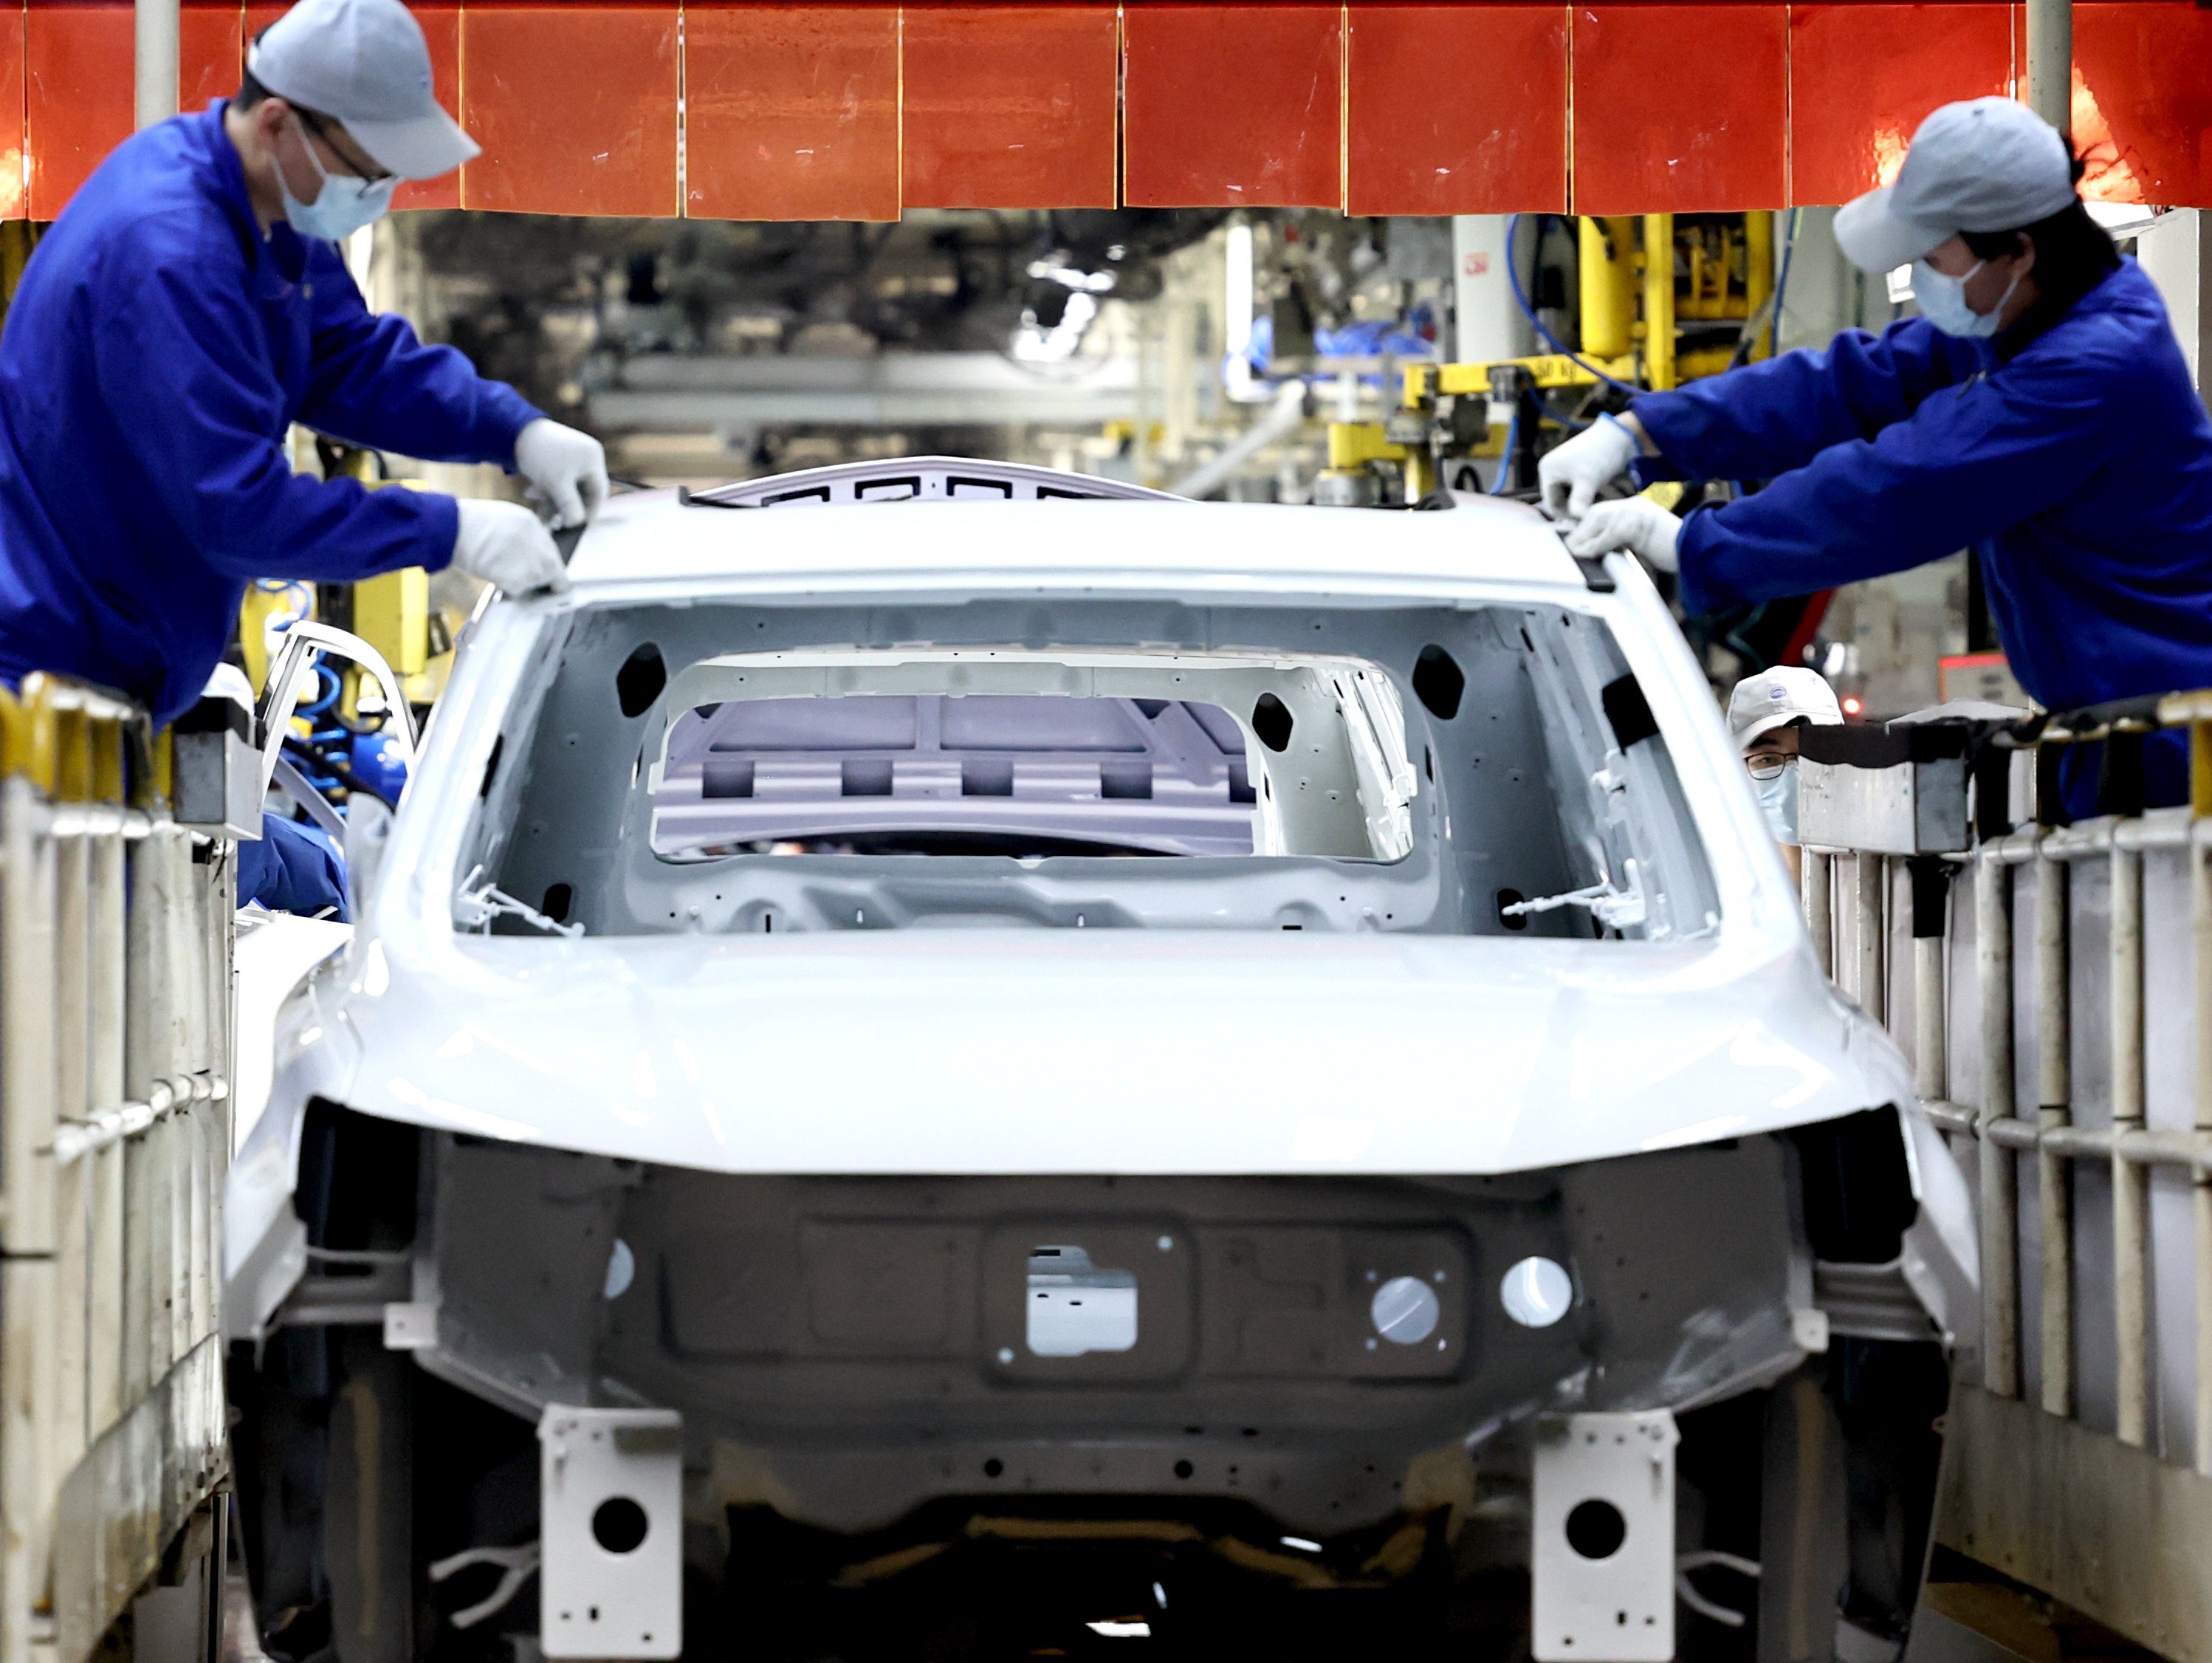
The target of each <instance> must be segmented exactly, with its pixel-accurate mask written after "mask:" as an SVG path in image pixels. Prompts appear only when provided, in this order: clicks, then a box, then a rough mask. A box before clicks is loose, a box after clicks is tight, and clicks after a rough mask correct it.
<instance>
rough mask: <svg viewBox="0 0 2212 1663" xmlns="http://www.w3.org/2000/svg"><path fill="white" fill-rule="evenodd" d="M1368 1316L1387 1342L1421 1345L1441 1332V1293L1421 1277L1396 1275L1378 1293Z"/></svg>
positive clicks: (1369, 1307)
mask: <svg viewBox="0 0 2212 1663" xmlns="http://www.w3.org/2000/svg"><path fill="white" fill-rule="evenodd" d="M1367 1313H1368V1315H1369V1316H1370V1317H1371V1318H1373V1319H1374V1322H1375V1331H1376V1333H1378V1334H1380V1335H1382V1337H1383V1338H1384V1339H1386V1340H1389V1341H1391V1342H1392V1343H1395V1344H1398V1345H1419V1343H1421V1342H1422V1341H1423V1340H1425V1339H1426V1338H1428V1337H1429V1336H1430V1335H1431V1334H1433V1333H1435V1332H1436V1331H1437V1319H1439V1318H1440V1317H1441V1316H1443V1307H1442V1306H1440V1305H1439V1304H1438V1303H1437V1290H1436V1289H1435V1288H1431V1287H1430V1286H1429V1284H1428V1283H1427V1282H1423V1281H1422V1280H1421V1279H1420V1278H1419V1276H1393V1277H1391V1278H1390V1280H1389V1281H1388V1282H1384V1283H1383V1285H1382V1286H1381V1287H1380V1288H1376V1290H1375V1298H1374V1300H1373V1301H1372V1302H1371V1303H1370V1305H1369V1306H1368V1307H1367Z"/></svg>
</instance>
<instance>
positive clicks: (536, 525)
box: [453, 496, 568, 594]
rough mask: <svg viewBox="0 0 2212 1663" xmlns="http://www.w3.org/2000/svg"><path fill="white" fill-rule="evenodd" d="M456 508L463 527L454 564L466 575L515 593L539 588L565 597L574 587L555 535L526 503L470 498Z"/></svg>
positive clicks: (456, 542)
mask: <svg viewBox="0 0 2212 1663" xmlns="http://www.w3.org/2000/svg"><path fill="white" fill-rule="evenodd" d="M456 506H457V507H458V508H459V509H460V511H461V523H460V529H459V531H458V532H456V533H454V536H453V564H454V565H456V566H458V567H459V568H460V570H463V571H465V572H466V573H468V575H469V576H471V577H481V578H482V579H483V581H484V582H487V583H490V584H495V585H496V586H497V587H498V588H502V589H505V590H506V591H507V593H508V594H534V593H535V592H536V591H538V590H539V589H546V590H550V591H551V592H552V593H553V594H561V593H562V591H563V590H565V589H566V588H568V568H567V567H566V566H564V565H562V563H561V551H560V550H558V549H556V548H555V547H554V546H553V533H550V532H549V531H547V530H546V529H545V527H544V522H543V521H540V520H539V519H538V516H537V515H534V514H532V512H531V511H530V510H529V509H526V508H525V507H523V506H522V504H521V503H494V502H487V501H485V500H483V499H482V498H480V497H475V496H464V497H462V498H460V499H459V503H457V504H456Z"/></svg>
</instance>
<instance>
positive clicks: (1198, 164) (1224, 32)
mask: <svg viewBox="0 0 2212 1663" xmlns="http://www.w3.org/2000/svg"><path fill="white" fill-rule="evenodd" d="M1121 27H1122V30H1123V47H1124V52H1125V53H1126V58H1127V64H1126V69H1125V76H1126V79H1125V81H1124V82H1123V91H1122V107H1121V113H1122V124H1123V125H1122V132H1123V138H1122V149H1123V157H1122V175H1121V178H1122V198H1123V200H1125V201H1126V202H1127V203H1128V204H1130V205H1131V206H1132V207H1138V208H1245V207H1254V208H1258V207H1267V208H1334V207H1338V206H1340V205H1341V204H1342V202H1343V199H1344V186H1343V84H1342V83H1343V12H1342V9H1341V8H1340V7H1336V6H1302V5H1274V6H1266V5H1257V6H1253V5H1245V6H1238V5H1227V6H1213V5H1206V6H1198V5H1143V4H1131V5H1129V6H1127V8H1125V9H1124V10H1123V12H1122V19H1121ZM1439 92H1440V95H1443V96H1447V97H1453V98H1462V97H1465V96H1467V95H1468V88H1440V89H1439Z"/></svg>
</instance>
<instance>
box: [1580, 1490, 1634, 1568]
mask: <svg viewBox="0 0 2212 1663" xmlns="http://www.w3.org/2000/svg"><path fill="white" fill-rule="evenodd" d="M1627 1539H1628V1520H1626V1519H1624V1518H1622V1517H1621V1516H1620V1508H1617V1507H1615V1506H1613V1503H1612V1502H1605V1501H1600V1500H1599V1499H1598V1498H1597V1497H1596V1496H1595V1495H1593V1496H1592V1497H1591V1498H1590V1499H1589V1501H1587V1502H1576V1503H1575V1510H1574V1511H1573V1512H1572V1513H1570V1514H1568V1515H1567V1545H1568V1546H1569V1547H1571V1548H1572V1549H1573V1550H1575V1551H1576V1552H1577V1553H1579V1554H1580V1555H1582V1556H1583V1558H1585V1559H1610V1558H1612V1557H1613V1555H1614V1554H1616V1553H1618V1552H1620V1544H1622V1543H1623V1542H1626V1540H1627Z"/></svg>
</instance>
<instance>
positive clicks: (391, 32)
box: [246, 0, 477, 179]
mask: <svg viewBox="0 0 2212 1663" xmlns="http://www.w3.org/2000/svg"><path fill="white" fill-rule="evenodd" d="M246 70H247V72H248V73H249V74H251V75H252V76H253V78H254V79H255V80H256V81H258V82H260V83H261V84H262V85H263V86H264V87H266V88H268V89H269V90H270V92H272V93H274V94H276V96H277V97H279V98H281V99H283V100H284V101H286V102H288V103H292V104H298V105H301V106H302V107H305V108H307V109H310V110H313V112H314V113H316V114H317V115H326V116H329V117H330V118H331V119H332V120H334V121H338V122H342V123H343V124H344V125H345V130H346V131H347V132H348V133H349V134H350V135H352V137H354V138H355V139H356V140H357V141H358V142H359V143H360V145H361V148H362V149H364V150H366V151H367V152H368V155H370V157H371V158H372V159H373V160H374V161H375V162H376V164H377V165H378V166H379V167H380V168H388V169H389V170H390V171H392V173H395V174H398V175H399V176H400V178H402V179H435V178H437V177H438V176H439V175H440V174H449V173H451V172H453V169H454V168H458V167H459V166H460V165H461V164H462V163H463V162H464V161H468V160H469V159H470V158H471V156H474V155H476V154H477V146H476V143H475V142H474V141H473V140H471V138H470V137H469V136H468V135H467V134H466V133H465V132H463V131H461V127H460V124H459V122H457V121H455V120H454V119H453V117H451V116H449V115H447V113H445V111H444V110H443V109H441V108H440V107H439V105H438V99H437V94H435V93H434V92H432V91H431V89H430V48H429V46H428V45H427V44H425V42H424V41H423V39H422V25H421V24H419V23H417V22H416V21H415V17H414V14H413V13H411V12H410V11H409V10H408V9H407V8H406V7H405V6H404V5H403V4H401V3H400V0H300V3H299V4H297V5H295V6H294V7H293V8H292V9H291V10H289V11H288V12H286V13H285V14H284V15H283V16H282V17H280V18H278V19H277V20H276V21H275V22H273V23H271V24H270V26H269V27H267V28H266V29H264V30H263V31H262V34H261V38H260V39H259V40H257V41H255V42H254V43H253V46H252V50H251V51H250V52H247V53H246Z"/></svg>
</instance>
